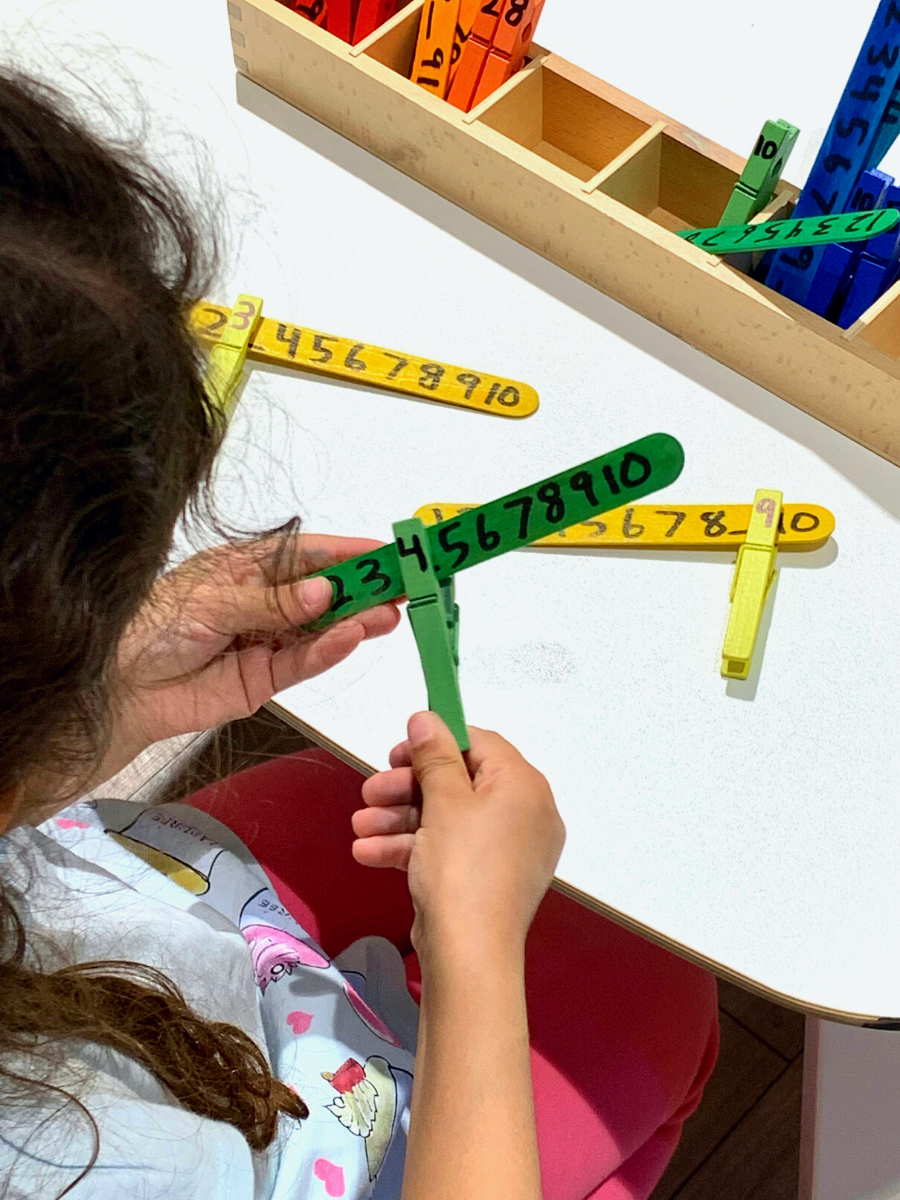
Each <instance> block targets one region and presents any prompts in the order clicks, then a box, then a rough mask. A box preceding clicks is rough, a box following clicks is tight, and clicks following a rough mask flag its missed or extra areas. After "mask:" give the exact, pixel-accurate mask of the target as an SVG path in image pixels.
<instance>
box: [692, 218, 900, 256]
mask: <svg viewBox="0 0 900 1200" xmlns="http://www.w3.org/2000/svg"><path fill="white" fill-rule="evenodd" d="M898 222H900V212H898V211H897V209H895V208H879V209H870V210H868V211H867V212H861V213H837V214H835V215H834V216H832V217H800V218H799V219H797V220H793V219H792V220H789V221H765V222H763V223H762V224H760V225H718V226H716V227H715V228H714V229H679V230H678V236H679V237H680V238H684V240H685V241H686V242H691V243H692V244H693V245H695V246H699V247H700V249H701V250H707V251H708V252H709V253H710V254H735V253H737V252H739V251H741V250H781V249H785V248H790V247H791V246H797V247H800V246H826V245H829V244H830V243H831V242H864V241H866V240H867V239H868V238H872V237H878V235H879V234H880V233H890V231H891V230H892V229H895V228H896V227H897V223H898Z"/></svg>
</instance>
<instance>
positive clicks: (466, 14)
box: [450, 0, 481, 88]
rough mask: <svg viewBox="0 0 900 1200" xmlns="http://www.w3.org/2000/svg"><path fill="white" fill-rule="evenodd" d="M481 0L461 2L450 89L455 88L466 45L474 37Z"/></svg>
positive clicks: (462, 0)
mask: <svg viewBox="0 0 900 1200" xmlns="http://www.w3.org/2000/svg"><path fill="white" fill-rule="evenodd" d="M480 4H481V0H460V5H459V17H458V18H457V21H456V36H455V37H454V39H453V53H452V54H451V55H450V87H451V88H452V87H453V80H454V78H455V76H456V68H457V67H458V66H459V60H460V56H461V55H462V52H463V50H464V49H465V46H466V43H467V42H468V40H469V38H470V37H471V36H472V28H473V26H474V25H475V18H476V17H477V16H478V7H479V5H480Z"/></svg>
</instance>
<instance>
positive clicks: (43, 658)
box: [0, 72, 305, 1191]
mask: <svg viewBox="0 0 900 1200" xmlns="http://www.w3.org/2000/svg"><path fill="white" fill-rule="evenodd" d="M198 228H199V227H198V225H197V223H196V221H195V219H194V217H193V215H192V212H191V209H190V206H189V205H188V204H187V202H186V201H185V199H184V198H183V197H182V195H181V194H180V192H179V191H178V190H177V189H176V188H175V187H174V186H173V185H172V184H171V183H169V182H167V181H166V179H165V178H163V176H161V175H160V174H159V173H158V172H157V171H156V170H154V169H153V168H151V167H150V166H148V165H147V163H146V162H144V161H142V160H141V158H140V156H139V154H138V153H136V152H135V150H134V149H133V148H131V147H128V146H122V145H114V144H112V143H104V142H103V141H102V140H101V139H100V138H99V137H97V136H95V135H93V134H92V133H90V132H89V131H88V130H87V129H86V128H85V127H84V126H83V125H82V123H81V122H80V120H79V119H78V118H77V116H76V115H75V114H74V113H73V112H72V111H71V108H70V106H69V105H68V103H67V102H66V101H65V99H64V98H63V97H62V96H60V95H59V94H58V93H56V92H55V91H54V90H53V89H51V88H50V87H48V86H46V85H44V84H39V83H37V82H35V81H33V80H30V79H27V78H24V77H22V76H19V75H16V74H13V73H10V72H4V73H0V747H2V753H0V795H3V794H6V793H9V792H11V791H16V792H17V793H18V792H20V791H21V789H23V788H25V787H26V784H27V782H28V780H29V778H30V777H33V775H34V773H35V772H36V771H37V770H40V772H41V777H42V778H43V779H47V778H51V779H52V772H53V770H54V769H55V770H57V771H58V775H59V779H60V781H62V780H63V779H71V778H72V777H73V775H74V774H76V773H77V772H78V771H79V770H80V771H82V772H83V775H85V776H86V774H87V772H88V771H89V769H90V766H91V764H92V763H94V762H96V761H98V760H99V758H100V757H101V756H102V752H103V748H104V742H105V738H106V736H107V730H106V714H107V711H108V706H109V701H110V683H111V679H112V673H113V670H114V659H115V652H116V647H117V644H118V642H119V640H120V638H121V635H122V633H123V630H124V629H125V627H126V625H127V623H128V622H129V621H130V620H131V618H132V617H133V616H134V615H135V613H136V611H137V609H138V608H139V606H140V605H141V603H142V602H143V601H144V600H145V599H146V598H147V596H148V594H149V592H150V589H151V587H152V585H153V583H154V581H155V579H156V577H157V576H158V574H159V573H160V571H161V570H162V568H163V567H164V565H165V562H166V559H167V557H168V555H169V553H170V550H171V545H172V538H173V531H174V528H175V525H176V522H177V521H178V518H179V515H180V514H181V513H182V512H183V510H184V509H185V507H186V506H187V507H188V508H191V506H193V507H194V508H195V509H196V507H197V505H198V504H199V503H200V502H201V501H202V498H203V495H204V485H205V484H207V483H208V481H209V472H210V469H211V466H212V462H213V458H214V456H215V453H216V450H217V448H218V446H219V444H220V441H221V438H222V434H223V421H222V419H221V417H220V415H219V413H218V410H217V409H216V407H215V406H214V405H212V404H210V402H209V401H208V399H207V396H206V394H205V392H204V387H203V362H202V359H201V356H200V355H199V353H198V349H197V347H196V345H195V344H194V342H193V340H192V338H191V336H190V334H189V331H188V320H187V318H188V314H189V311H190V308H191V305H192V304H193V303H194V302H195V301H196V300H197V299H199V298H200V297H201V296H202V294H203V292H204V290H205V288H206V286H207V285H208V283H209V280H210V278H211V272H212V269H213V267H214V263H215V247H214V244H213V242H212V240H211V239H209V238H205V237H204V236H202V235H201V234H200V233H199V232H198ZM45 799H46V797H45ZM25 816H26V819H27V816H28V813H27V812H26V813H25ZM67 1038H80V1039H86V1040H89V1041H94V1042H99V1043H103V1044H104V1045H106V1046H109V1047H113V1048H115V1049H116V1050H119V1051H121V1052H122V1053H124V1054H126V1055H129V1056H131V1057H132V1058H134V1059H136V1060H137V1061H138V1062H140V1063H141V1064H142V1065H143V1066H145V1067H146V1068H148V1069H149V1070H150V1071H151V1072H152V1073H153V1074H154V1075H155V1076H156V1077H157V1078H158V1079H159V1080H160V1081H161V1082H162V1083H163V1084H164V1085H165V1086H166V1087H167V1088H168V1089H169V1090H170V1091H171V1092H172V1094H173V1095H174V1096H175V1097H177V1099H178V1100H179V1101H180V1102H181V1103H182V1104H183V1105H185V1106H186V1107H187V1108H189V1109H191V1110H192V1111H193V1112H195V1113H199V1114H202V1115H204V1116H209V1117H213V1118H216V1119H218V1120H222V1121H228V1122H230V1123H231V1124H233V1125H235V1126H236V1127H237V1128H238V1129H239V1130H240V1131H241V1132H242V1133H243V1134H244V1135H245V1136H246V1138H247V1141H248V1142H249V1143H250V1145H251V1146H252V1147H253V1148H254V1149H260V1148H262V1147H265V1146H266V1145H268V1144H269V1143H270V1141H271V1140H272V1138H273V1137H274V1134H275V1128H276V1124H277V1120H278V1114H279V1112H286V1113H290V1114H292V1115H294V1116H303V1115H305V1106H304V1105H303V1102H302V1101H301V1100H299V1098H298V1097H297V1096H296V1095H295V1094H294V1093H293V1092H292V1091H291V1090H290V1089H288V1088H287V1087H286V1086H285V1085H284V1084H282V1083H279V1082H278V1081H277V1080H275V1079H273V1077H272V1075H271V1073H270V1071H269V1068H268V1066H267V1064H266V1062H265V1060H264V1058H263V1056H262V1054H261V1053H260V1051H259V1049H258V1048H257V1047H256V1045H255V1044H254V1043H253V1041H252V1040H251V1039H250V1038H249V1037H248V1036H247V1035H246V1034H244V1033H242V1032H241V1031H240V1030H238V1029H236V1028H233V1027H231V1026H228V1025H221V1024H214V1023H211V1022H206V1021H204V1020H202V1019H201V1018H200V1017H198V1016H197V1015H196V1014H195V1013H193V1012H192V1011H191V1010H190V1009H189V1007H188V1006H187V1004H186V1003H185V1001H184V999H183V998H182V996H181V995H180V994H179V992H178V990H177V989H176V988H175V987H174V986H173V985H172V984H171V983H170V982H169V981H168V980H166V979H165V978H164V977H163V976H161V975H160V974H159V973H158V972H156V971H154V970H152V969H150V968H148V967H141V966H138V965H136V964H122V963H88V964H80V965H77V966H69V967H66V968H63V969H61V970H56V971H54V972H53V973H48V974H44V973H41V971H40V970H39V968H38V967H37V966H36V965H35V958H34V956H33V955H30V954H28V953H27V952H26V944H25V937H24V932H23V925H22V921H21V919H20V917H19V915H18V912H17V908H16V904H15V896H14V893H13V891H12V889H11V888H10V887H9V886H8V885H7V886H5V887H4V885H3V883H2V880H0V1086H2V1088H3V1091H4V1092H5V1093H6V1099H7V1100H8V1101H12V1099H13V1098H14V1096H15V1095H17V1094H18V1093H19V1092H20V1091H21V1090H22V1089H25V1090H26V1091H28V1090H29V1089H33V1088H34V1087H36V1086H37V1087H43V1088H45V1089H47V1090H48V1092H50V1091H55V1090H56V1089H55V1088H54V1087H53V1086H52V1085H51V1084H50V1082H49V1080H48V1081H47V1082H45V1083H43V1084H40V1083H37V1084H35V1083H31V1082H29V1081H27V1080H25V1079H24V1078H23V1076H22V1074H21V1073H20V1072H16V1071H14V1070H13V1069H12V1067H11V1066H8V1067H4V1065H3V1064H4V1062H6V1063H8V1064H9V1063H11V1062H12V1059H13V1057H15V1058H16V1060H17V1061H18V1060H19V1056H20V1055H21V1053H22V1052H26V1053H29V1052H34V1051H35V1049H36V1048H37V1047H46V1046H47V1045H53V1044H55V1043H57V1042H60V1041H62V1040H63V1039H67ZM68 1099H69V1100H70V1101H71V1102H73V1103H74V1104H75V1105H77V1106H78V1108H80V1109H81V1110H82V1111H83V1112H86V1111H87V1110H86V1109H84V1108H83V1106H82V1105H81V1103H80V1102H79V1101H77V1100H76V1098H75V1097H73V1096H70V1097H68ZM94 1139H95V1152H94V1158H96V1143H97V1131H96V1126H94ZM91 1161H92V1162H93V1161H94V1160H93V1159H92V1160H91ZM77 1182H78V1181H77V1180H76V1183H77ZM73 1186H74V1184H70V1187H69V1188H67V1189H66V1191H68V1190H70V1188H71V1187H73Z"/></svg>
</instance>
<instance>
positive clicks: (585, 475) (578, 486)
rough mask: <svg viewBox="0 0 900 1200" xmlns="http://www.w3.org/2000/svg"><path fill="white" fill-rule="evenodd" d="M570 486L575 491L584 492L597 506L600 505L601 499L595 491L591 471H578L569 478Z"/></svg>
mask: <svg viewBox="0 0 900 1200" xmlns="http://www.w3.org/2000/svg"><path fill="white" fill-rule="evenodd" d="M569 487H570V488H571V489H572V491H573V492H583V493H584V495H585V496H586V497H587V498H588V500H589V501H590V502H591V504H593V505H594V507H595V508H599V507H600V501H599V500H598V499H597V493H596V492H595V491H594V477H593V475H592V474H591V473H590V471H576V472H575V474H574V475H573V476H572V478H571V479H570V480H569Z"/></svg>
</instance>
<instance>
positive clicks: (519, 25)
mask: <svg viewBox="0 0 900 1200" xmlns="http://www.w3.org/2000/svg"><path fill="white" fill-rule="evenodd" d="M544 2H545V0H506V3H505V4H504V6H503V12H502V14H501V17H500V23H499V25H498V26H497V32H496V33H495V34H494V41H493V44H492V45H491V49H490V51H489V53H488V56H487V59H486V61H485V64H484V69H483V70H482V72H481V78H480V79H479V80H478V86H477V87H476V89H475V95H474V96H473V97H472V107H473V108H475V107H476V106H477V105H479V104H480V103H481V102H482V100H486V99H487V98H488V96H490V95H491V94H492V92H495V91H496V90H497V88H498V87H500V85H501V84H503V83H506V81H507V79H510V78H511V77H512V76H513V75H515V73H516V71H518V70H519V69H520V68H521V67H522V65H523V63H524V62H525V58H526V56H527V54H528V51H529V49H530V48H531V41H532V38H533V36H534V30H535V27H536V26H537V23H538V21H539V20H540V18H541V13H542V12H543V10H544Z"/></svg>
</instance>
